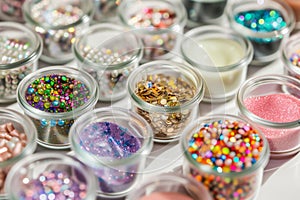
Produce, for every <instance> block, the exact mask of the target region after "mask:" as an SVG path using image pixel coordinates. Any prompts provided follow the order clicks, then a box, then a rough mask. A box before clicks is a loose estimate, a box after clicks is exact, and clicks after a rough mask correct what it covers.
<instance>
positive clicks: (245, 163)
mask: <svg viewBox="0 0 300 200" xmlns="http://www.w3.org/2000/svg"><path fill="white" fill-rule="evenodd" d="M181 148H182V151H183V153H184V164H183V173H184V174H185V175H187V176H190V177H193V178H194V179H196V180H197V181H199V182H201V183H202V184H204V185H205V186H206V187H207V188H208V190H209V191H210V193H211V195H212V197H213V199H215V200H224V199H226V200H227V199H228V200H240V199H244V200H250V199H255V197H256V196H257V194H258V191H259V188H260V186H261V183H262V177H263V169H264V167H265V166H266V165H267V163H268V161H269V155H270V150H269V144H268V141H267V139H266V138H265V136H264V135H263V134H262V132H261V131H260V130H259V129H257V128H256V127H255V126H253V124H252V123H249V122H248V121H247V120H244V119H243V118H240V117H238V116H234V115H223V114H219V115H209V116H205V117H201V118H199V119H197V120H196V121H194V122H192V123H190V124H189V125H188V126H187V127H186V128H185V129H184V131H183V135H182V137H181Z"/></svg>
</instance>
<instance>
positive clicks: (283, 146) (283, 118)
mask: <svg viewBox="0 0 300 200" xmlns="http://www.w3.org/2000/svg"><path fill="white" fill-rule="evenodd" d="M244 103H245V106H246V108H247V109H248V110H249V111H251V112H252V113H253V114H255V115H257V116H258V117H260V118H262V119H265V120H268V121H270V122H276V123H286V122H292V121H297V120H300V99H298V98H296V97H294V96H292V95H289V94H281V93H278V94H270V95H266V96H254V97H249V98H247V99H245V101H244ZM258 127H259V128H260V129H261V130H262V132H263V133H264V134H265V136H266V138H267V139H268V141H269V144H270V149H271V151H273V152H281V151H289V150H292V149H295V148H297V146H299V145H300V126H299V127H297V128H290V129H288V128H287V129H274V128H269V127H265V126H260V125H258Z"/></svg>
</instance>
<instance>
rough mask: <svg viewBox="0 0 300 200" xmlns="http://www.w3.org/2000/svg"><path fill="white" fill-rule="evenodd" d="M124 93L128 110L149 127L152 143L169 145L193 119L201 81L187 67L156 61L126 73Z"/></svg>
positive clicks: (201, 92) (192, 69)
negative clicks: (143, 119)
mask: <svg viewBox="0 0 300 200" xmlns="http://www.w3.org/2000/svg"><path fill="white" fill-rule="evenodd" d="M127 92H128V94H129V96H130V101H131V108H132V110H133V111H135V112H136V113H138V114H139V115H141V116H142V117H143V118H145V119H146V120H147V122H148V123H149V124H150V125H151V127H152V129H153V132H154V141H156V142H171V141H176V140H178V139H179V137H180V135H181V133H182V129H183V128H184V127H185V126H186V125H187V124H188V123H190V122H191V121H192V120H194V119H195V117H197V115H198V110H199V109H198V106H199V105H198V104H199V103H200V101H201V100H202V98H203V95H204V81H203V79H202V77H201V75H200V74H199V72H198V71H197V70H196V69H194V68H193V67H192V66H190V65H187V64H182V63H178V62H173V61H164V60H158V61H152V62H148V63H145V64H143V65H142V66H140V67H138V68H137V69H136V70H134V71H133V72H132V73H131V74H130V76H129V78H128V85H127Z"/></svg>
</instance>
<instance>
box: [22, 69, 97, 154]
mask: <svg viewBox="0 0 300 200" xmlns="http://www.w3.org/2000/svg"><path fill="white" fill-rule="evenodd" d="M98 96H99V89H98V85H97V82H96V80H95V79H94V78H93V77H92V76H91V75H89V74H88V73H86V72H84V71H81V70H78V69H75V68H71V67H67V66H50V67H46V68H42V69H39V70H37V71H35V72H34V73H32V74H30V75H28V76H26V78H25V79H23V80H22V82H21V83H20V85H19V87H18V96H17V101H18V105H19V106H20V107H21V109H22V110H23V111H24V113H25V114H26V115H27V116H29V117H30V118H31V119H32V121H33V122H34V124H35V127H36V128H37V130H38V143H39V144H40V145H42V146H45V147H48V148H54V149H64V148H68V147H69V146H70V145H69V129H70V127H71V126H72V124H73V123H74V120H76V118H78V117H79V116H81V115H82V114H83V113H85V112H87V111H90V110H92V109H93V108H94V106H95V105H96V103H97V101H98Z"/></svg>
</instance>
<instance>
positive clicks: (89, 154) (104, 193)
mask: <svg viewBox="0 0 300 200" xmlns="http://www.w3.org/2000/svg"><path fill="white" fill-rule="evenodd" d="M70 143H71V148H72V150H73V151H74V153H75V155H76V157H77V158H78V159H79V160H81V161H82V162H83V163H86V164H87V165H88V166H89V167H90V168H92V169H93V171H94V173H95V175H96V176H97V177H98V183H99V191H98V196H100V197H106V198H118V197H124V196H125V195H126V194H127V193H128V192H129V191H130V190H131V189H133V188H134V187H136V186H137V184H138V183H139V181H140V178H141V177H142V175H143V170H144V167H145V162H146V157H147V155H148V154H149V153H150V152H151V149H152V146H153V132H152V129H151V127H150V125H149V124H148V123H147V122H146V120H144V119H143V118H142V117H141V116H139V115H138V114H136V113H134V112H132V111H130V110H126V109H123V108H118V107H112V108H99V109H95V110H93V111H91V112H87V113H85V114H84V115H82V116H81V117H80V118H78V119H77V120H76V122H75V123H74V125H73V126H72V128H71V130H70Z"/></svg>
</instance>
